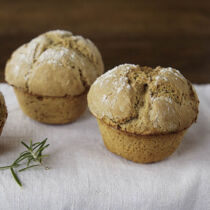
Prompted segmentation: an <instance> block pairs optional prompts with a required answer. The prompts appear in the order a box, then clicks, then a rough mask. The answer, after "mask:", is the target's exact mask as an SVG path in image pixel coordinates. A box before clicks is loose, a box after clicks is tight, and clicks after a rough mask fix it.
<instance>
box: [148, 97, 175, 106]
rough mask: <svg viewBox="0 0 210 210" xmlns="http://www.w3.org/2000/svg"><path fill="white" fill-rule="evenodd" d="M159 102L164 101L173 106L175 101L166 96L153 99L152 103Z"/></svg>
mask: <svg viewBox="0 0 210 210" xmlns="http://www.w3.org/2000/svg"><path fill="white" fill-rule="evenodd" d="M157 100H164V101H166V102H168V103H169V104H172V103H173V101H172V99H171V98H170V97H165V96H160V97H151V101H152V102H155V101H157Z"/></svg>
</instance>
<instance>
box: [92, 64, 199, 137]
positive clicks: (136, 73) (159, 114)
mask: <svg viewBox="0 0 210 210" xmlns="http://www.w3.org/2000/svg"><path fill="white" fill-rule="evenodd" d="M198 104H199V100H198V97H197V95H196V92H195V90H194V88H193V87H192V85H191V83H190V82H189V81H188V80H187V79H185V78H184V77H183V75H182V74H181V73H180V72H179V71H178V70H176V69H173V68H171V67H169V68H163V67H160V66H158V67H156V68H154V69H153V68H150V67H141V66H138V65H132V64H124V65H120V66H117V67H115V68H114V69H112V70H110V71H108V72H106V73H105V74H103V75H101V76H100V77H99V78H98V79H97V80H96V81H95V82H94V83H93V84H92V86H91V88H90V91H89V93H88V106H89V108H90V111H91V112H92V114H93V115H94V116H95V117H96V118H98V119H100V120H103V121H104V122H105V123H106V124H108V125H110V126H113V127H115V128H117V129H119V130H121V131H126V132H128V133H133V134H141V135H155V134H165V133H171V132H178V131H181V130H184V129H186V128H188V127H189V126H190V125H191V124H192V123H193V122H195V121H196V119H197V114H198Z"/></svg>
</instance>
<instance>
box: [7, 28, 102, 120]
mask: <svg viewBox="0 0 210 210" xmlns="http://www.w3.org/2000/svg"><path fill="white" fill-rule="evenodd" d="M103 72H104V65H103V61H102V57H101V54H100V52H99V51H98V49H97V47H96V46H95V45H94V44H93V43H92V42H91V41H90V40H89V39H85V38H83V37H81V36H75V35H73V34H72V33H71V32H68V31H61V30H55V31H50V32H47V33H44V34H41V35H40V36H38V37H36V38H34V39H33V40H31V41H30V42H29V43H26V44H24V45H22V46H21V47H19V48H18V49H17V50H15V51H14V53H13V54H12V56H11V58H10V59H9V60H8V62H7V64H6V81H7V82H8V83H9V84H10V85H12V86H14V87H15V90H16V91H15V92H16V93H18V94H17V96H18V99H19V103H20V106H21V107H22V109H23V111H24V112H25V113H26V114H27V115H28V116H30V117H31V118H33V119H35V120H38V121H41V122H45V123H50V124H51V123H52V124H62V123H67V122H70V121H73V120H75V118H77V117H76V115H75V113H78V114H79V115H78V116H80V115H81V113H82V112H84V110H85V107H86V99H85V95H86V93H87V91H88V89H89V87H90V85H91V84H92V83H93V82H94V81H95V79H96V78H97V77H98V76H100V75H101V74H102V73H103ZM37 97H38V98H40V97H41V98H43V101H42V103H41V104H40V103H38V102H40V101H37V100H36V99H37ZM45 97H47V99H49V97H52V98H50V103H55V104H54V105H53V104H52V106H51V108H50V109H48V106H49V104H48V103H47V102H46V101H49V100H47V99H46V98H45ZM62 97H63V99H62V100H61V98H62ZM74 97H76V99H73V98H74ZM24 98H25V99H26V100H25V101H24ZM29 98H30V100H29ZM70 98H71V99H73V101H74V102H72V103H74V104H75V100H80V101H77V103H76V104H77V106H74V105H72V106H71V105H70V104H69V103H71V100H69V99H70ZM65 99H66V103H65V104H67V103H68V104H69V107H68V106H64V107H62V105H61V104H60V105H59V101H62V103H63V100H65ZM44 101H45V102H46V103H45V102H44ZM67 101H68V102H67ZM31 103H32V104H33V105H31ZM36 105H37V107H36ZM40 106H41V107H42V108H41V109H40ZM52 107H54V108H55V109H52ZM73 107H74V108H73ZM77 107H78V108H77ZM58 108H60V109H59V110H58ZM69 108H72V109H71V110H68V109H69ZM35 111H36V114H34V113H35ZM70 112H71V113H70ZM74 112H75V113H74ZM59 113H62V116H63V117H61V116H60V114H59ZM64 113H66V116H65V114H64ZM73 115H74V117H73V118H72V117H71V116H73ZM51 116H54V119H52V117H51Z"/></svg>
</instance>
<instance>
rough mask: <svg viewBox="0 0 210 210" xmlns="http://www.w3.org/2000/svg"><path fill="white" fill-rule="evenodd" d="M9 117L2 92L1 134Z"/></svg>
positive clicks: (0, 111)
mask: <svg viewBox="0 0 210 210" xmlns="http://www.w3.org/2000/svg"><path fill="white" fill-rule="evenodd" d="M6 119H7V107H6V105H5V101H4V96H3V95H2V93H1V92H0V135H1V133H2V130H3V127H4V124H5V122H6Z"/></svg>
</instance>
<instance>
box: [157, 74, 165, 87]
mask: <svg viewBox="0 0 210 210" xmlns="http://www.w3.org/2000/svg"><path fill="white" fill-rule="evenodd" d="M163 80H164V81H168V79H167V77H164V76H163V75H157V76H156V77H155V85H158V83H159V82H160V81H163Z"/></svg>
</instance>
